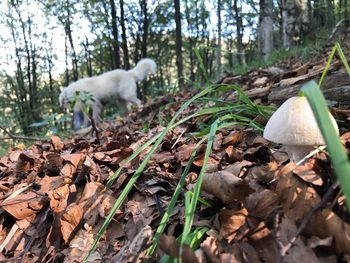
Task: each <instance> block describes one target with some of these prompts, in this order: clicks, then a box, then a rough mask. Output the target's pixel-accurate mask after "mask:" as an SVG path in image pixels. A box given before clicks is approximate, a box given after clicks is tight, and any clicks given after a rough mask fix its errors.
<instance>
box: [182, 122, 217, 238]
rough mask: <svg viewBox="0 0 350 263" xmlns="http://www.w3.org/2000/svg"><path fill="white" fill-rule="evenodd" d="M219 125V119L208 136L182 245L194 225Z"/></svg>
mask: <svg viewBox="0 0 350 263" xmlns="http://www.w3.org/2000/svg"><path fill="white" fill-rule="evenodd" d="M218 124H219V119H217V120H216V121H215V122H214V123H213V124H212V125H211V129H210V133H209V136H208V143H207V148H206V150H205V154H204V160H203V166H202V169H201V171H200V173H199V175H198V179H197V182H196V185H195V188H194V194H193V198H192V199H191V203H190V204H189V205H190V208H189V211H186V213H185V225H184V229H183V232H182V238H181V244H184V243H185V241H186V240H187V236H188V234H189V233H190V231H191V227H192V223H193V218H194V213H195V210H196V206H197V202H198V198H199V193H200V189H201V186H202V183H203V176H204V172H205V169H206V167H207V163H208V160H209V155H210V153H211V151H212V146H213V143H214V137H215V134H216V130H217V128H218Z"/></svg>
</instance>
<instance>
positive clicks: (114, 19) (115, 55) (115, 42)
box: [109, 0, 120, 69]
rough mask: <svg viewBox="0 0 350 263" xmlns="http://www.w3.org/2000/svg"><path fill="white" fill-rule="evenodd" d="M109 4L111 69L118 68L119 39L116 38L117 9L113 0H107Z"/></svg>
mask: <svg viewBox="0 0 350 263" xmlns="http://www.w3.org/2000/svg"><path fill="white" fill-rule="evenodd" d="M109 4H110V6H111V18H112V36H113V40H112V47H113V58H114V61H113V69H116V68H120V53H119V40H118V25H117V9H116V6H115V2H114V0H109Z"/></svg>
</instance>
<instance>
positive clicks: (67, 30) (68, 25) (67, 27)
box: [65, 0, 79, 81]
mask: <svg viewBox="0 0 350 263" xmlns="http://www.w3.org/2000/svg"><path fill="white" fill-rule="evenodd" d="M66 10H67V16H66V20H65V33H66V35H67V37H68V40H69V44H70V47H71V49H72V67H73V80H74V81H77V80H78V78H79V76H78V59H77V54H76V52H75V48H74V43H73V37H72V28H71V20H70V19H71V14H70V6H69V0H67V1H66Z"/></svg>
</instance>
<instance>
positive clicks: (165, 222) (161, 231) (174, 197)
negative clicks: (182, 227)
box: [147, 138, 207, 256]
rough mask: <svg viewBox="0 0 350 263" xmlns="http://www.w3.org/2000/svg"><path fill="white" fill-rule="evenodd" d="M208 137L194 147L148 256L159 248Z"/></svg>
mask: <svg viewBox="0 0 350 263" xmlns="http://www.w3.org/2000/svg"><path fill="white" fill-rule="evenodd" d="M206 139H207V138H203V139H201V140H200V141H199V142H198V143H197V144H196V146H195V148H194V149H193V151H192V154H191V157H190V159H189V161H188V164H187V165H186V167H185V170H184V171H183V173H182V175H181V177H180V180H179V183H178V184H177V186H176V189H175V191H174V194H173V196H172V197H171V200H170V202H169V205H168V207H167V209H166V211H165V213H164V215H163V217H162V219H161V221H160V223H159V225H158V228H157V230H156V233H155V234H154V237H153V241H152V245H151V246H150V247H149V249H148V250H147V256H152V255H153V253H154V251H155V249H156V248H157V245H158V241H159V238H160V235H161V234H162V233H163V232H164V229H165V227H166V225H167V223H168V221H169V219H170V216H171V214H172V212H173V209H174V207H175V204H176V201H177V199H178V197H179V195H180V193H181V190H182V187H183V186H184V185H185V182H186V176H187V175H188V172H189V170H190V168H191V166H192V163H193V161H194V158H195V156H196V153H197V150H198V147H199V146H200V145H201V144H202V143H203V142H204V141H205V140H206Z"/></svg>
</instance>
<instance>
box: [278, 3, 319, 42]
mask: <svg viewBox="0 0 350 263" xmlns="http://www.w3.org/2000/svg"><path fill="white" fill-rule="evenodd" d="M282 7H283V45H284V47H286V48H289V47H292V46H294V45H296V43H298V42H300V40H301V37H302V36H303V35H304V33H305V32H307V31H308V29H309V25H310V17H309V15H310V13H309V10H308V8H309V5H308V0H282ZM318 26H319V25H318Z"/></svg>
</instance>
